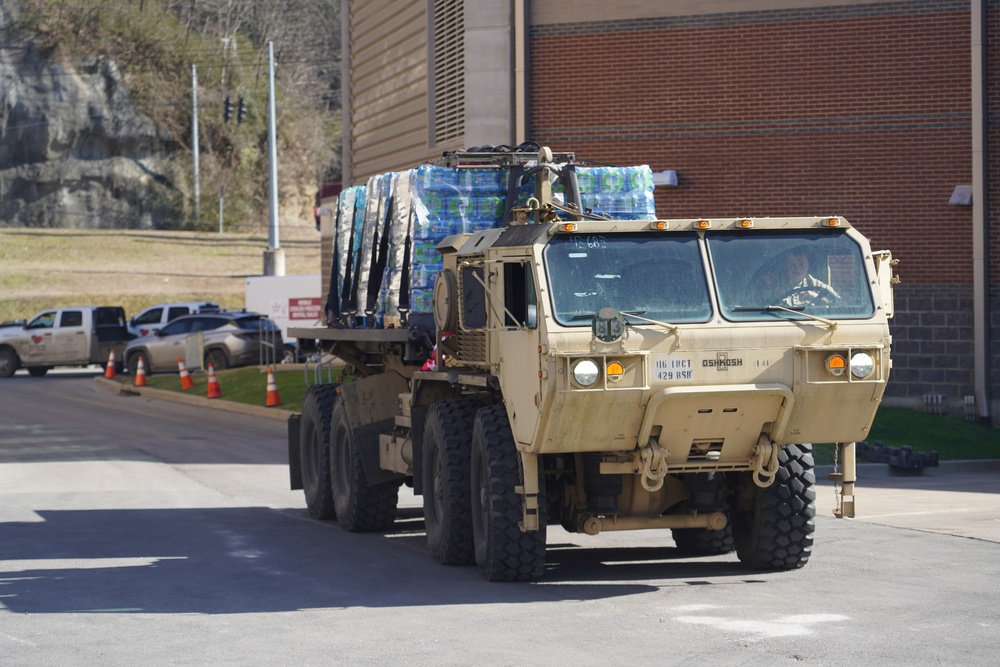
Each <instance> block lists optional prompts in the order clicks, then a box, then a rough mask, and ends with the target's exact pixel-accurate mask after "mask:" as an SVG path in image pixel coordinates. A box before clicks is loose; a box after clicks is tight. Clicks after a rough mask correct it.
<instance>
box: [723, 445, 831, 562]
mask: <svg viewBox="0 0 1000 667" xmlns="http://www.w3.org/2000/svg"><path fill="white" fill-rule="evenodd" d="M743 478H744V480H745V482H744V483H746V484H753V481H752V480H751V479H750V475H749V474H745V475H744V476H743ZM815 486H816V473H815V472H814V470H813V455H812V445H808V444H805V445H788V446H785V447H782V448H781V451H780V452H779V453H778V472H777V475H776V478H775V480H774V483H773V484H772V485H771V486H769V487H768V488H766V489H761V488H759V487H758V488H756V489H755V493H754V506H753V509H751V510H747V511H742V512H735V511H734V512H733V513H732V517H733V537H734V538H735V541H736V553H737V555H738V556H739V559H740V562H741V563H743V565H744V566H746V567H748V568H750V569H754V570H794V569H796V568H800V567H802V566H803V565H805V564H806V563H807V562H808V561H809V556H810V554H811V553H812V544H813V531H814V530H815V528H816V489H815Z"/></svg>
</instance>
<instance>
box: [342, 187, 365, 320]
mask: <svg viewBox="0 0 1000 667" xmlns="http://www.w3.org/2000/svg"><path fill="white" fill-rule="evenodd" d="M361 214H362V216H363V215H364V207H362V208H361ZM357 217H358V207H357V205H356V204H355V207H354V215H352V216H351V233H350V235H349V236H348V239H347V262H346V264H345V265H344V284H343V286H342V288H341V292H340V303H341V307H342V312H343V313H350V312H353V311H355V310H357V308H356V300H355V298H354V294H355V289H354V287H355V285H354V276H355V274H356V273H357V271H356V267H355V266H354V262H355V260H354V232H355V228H356V225H355V223H356V221H357Z"/></svg>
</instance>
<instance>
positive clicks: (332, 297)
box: [324, 206, 342, 325]
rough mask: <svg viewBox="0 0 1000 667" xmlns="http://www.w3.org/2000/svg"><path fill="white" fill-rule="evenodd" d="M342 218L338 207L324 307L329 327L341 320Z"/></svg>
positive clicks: (334, 223) (334, 222)
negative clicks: (339, 229)
mask: <svg viewBox="0 0 1000 667" xmlns="http://www.w3.org/2000/svg"><path fill="white" fill-rule="evenodd" d="M341 217H342V216H341V210H340V206H337V215H336V217H334V219H333V256H332V257H331V258H330V283H329V284H328V285H327V292H326V306H325V307H324V311H325V312H326V323H327V325H333V324H334V323H335V322H337V321H338V320H339V319H340V297H339V295H338V292H339V291H340V289H339V288H340V283H339V281H338V280H339V279H338V275H337V274H338V271H337V269H339V268H340V267H339V266H338V265H337V259H338V256H339V255H340V253H339V252H338V248H339V243H340V235H339V234H338V233H337V227H339V226H340V219H341Z"/></svg>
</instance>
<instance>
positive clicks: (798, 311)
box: [733, 305, 837, 329]
mask: <svg viewBox="0 0 1000 667" xmlns="http://www.w3.org/2000/svg"><path fill="white" fill-rule="evenodd" d="M733 310H739V311H747V310H759V311H763V312H768V313H772V312H775V311H784V312H786V313H792V314H793V315H801V316H802V317H807V318H809V319H810V320H815V321H816V322H819V323H821V324H825V325H826V326H828V327H830V328H831V329H836V328H837V323H836V322H834V321H833V320H828V319H826V318H825V317H819V316H817V315H813V314H812V313H807V312H805V311H806V307H805V306H792V307H790V308H786V307H785V306H773V305H772V306H763V307H754V306H735V307H734V308H733Z"/></svg>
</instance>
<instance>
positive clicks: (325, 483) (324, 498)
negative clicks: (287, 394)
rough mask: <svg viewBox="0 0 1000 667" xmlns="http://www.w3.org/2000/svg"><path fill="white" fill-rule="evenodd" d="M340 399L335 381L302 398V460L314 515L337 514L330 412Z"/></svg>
mask: <svg viewBox="0 0 1000 667" xmlns="http://www.w3.org/2000/svg"><path fill="white" fill-rule="evenodd" d="M335 399H336V393H335V388H334V387H333V386H331V385H323V384H318V385H313V386H312V387H309V390H308V391H307V392H306V397H305V399H304V400H303V401H302V421H301V422H299V461H300V465H301V467H302V492H303V494H304V495H305V497H306V507H308V508H309V515H310V516H311V517H313V518H314V519H333V518H335V516H336V515H335V514H334V509H333V491H332V487H331V482H330V416H331V414H332V413H333V404H334V402H335Z"/></svg>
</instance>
